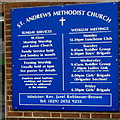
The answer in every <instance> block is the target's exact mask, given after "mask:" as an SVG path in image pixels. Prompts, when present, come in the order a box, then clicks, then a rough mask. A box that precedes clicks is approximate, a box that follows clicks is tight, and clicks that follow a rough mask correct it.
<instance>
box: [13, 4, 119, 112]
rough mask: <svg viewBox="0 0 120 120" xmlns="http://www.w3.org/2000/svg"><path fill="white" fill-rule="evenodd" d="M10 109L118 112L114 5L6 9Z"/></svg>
mask: <svg viewBox="0 0 120 120" xmlns="http://www.w3.org/2000/svg"><path fill="white" fill-rule="evenodd" d="M11 21H12V22H11V25H12V85H13V86H12V87H13V88H12V89H13V108H14V109H21V110H22V109H24V110H82V111H118V3H117V2H112V3H97V4H81V5H79V4H78V5H64V6H48V7H36V8H21V9H12V10H11Z"/></svg>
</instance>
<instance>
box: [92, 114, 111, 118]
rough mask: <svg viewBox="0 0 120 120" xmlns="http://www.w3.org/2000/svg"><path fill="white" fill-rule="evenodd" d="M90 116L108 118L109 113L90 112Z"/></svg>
mask: <svg viewBox="0 0 120 120" xmlns="http://www.w3.org/2000/svg"><path fill="white" fill-rule="evenodd" d="M92 118H110V114H92Z"/></svg>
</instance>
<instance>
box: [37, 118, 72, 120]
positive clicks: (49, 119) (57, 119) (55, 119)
mask: <svg viewBox="0 0 120 120" xmlns="http://www.w3.org/2000/svg"><path fill="white" fill-rule="evenodd" d="M39 120H41V119H39ZM45 120H67V119H63V118H47V119H45ZM71 120H73V119H71Z"/></svg>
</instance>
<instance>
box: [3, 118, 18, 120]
mask: <svg viewBox="0 0 120 120" xmlns="http://www.w3.org/2000/svg"><path fill="white" fill-rule="evenodd" d="M5 120H18V119H17V118H6V119H5Z"/></svg>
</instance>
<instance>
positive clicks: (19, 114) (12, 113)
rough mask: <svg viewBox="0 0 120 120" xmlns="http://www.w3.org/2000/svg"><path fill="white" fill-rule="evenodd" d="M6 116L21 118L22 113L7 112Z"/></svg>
mask: <svg viewBox="0 0 120 120" xmlns="http://www.w3.org/2000/svg"><path fill="white" fill-rule="evenodd" d="M8 116H22V112H8Z"/></svg>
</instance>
